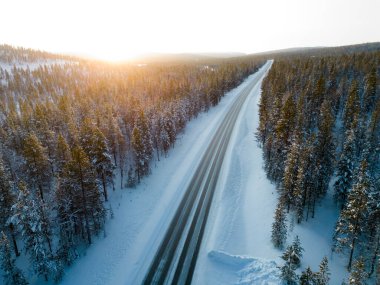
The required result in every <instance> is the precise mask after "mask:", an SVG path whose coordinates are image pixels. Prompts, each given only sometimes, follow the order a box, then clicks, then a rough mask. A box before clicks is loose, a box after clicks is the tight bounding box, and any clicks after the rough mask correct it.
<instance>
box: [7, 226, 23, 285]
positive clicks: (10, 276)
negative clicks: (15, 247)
mask: <svg viewBox="0 0 380 285" xmlns="http://www.w3.org/2000/svg"><path fill="white" fill-rule="evenodd" d="M0 234H1V236H0V268H1V269H2V271H3V281H4V282H5V283H4V285H26V284H28V282H27V281H26V279H25V277H24V274H23V273H22V271H21V270H20V269H19V268H17V266H16V260H15V259H14V258H13V257H12V255H11V247H10V245H9V241H8V239H7V236H6V235H5V233H4V232H1V233H0Z"/></svg>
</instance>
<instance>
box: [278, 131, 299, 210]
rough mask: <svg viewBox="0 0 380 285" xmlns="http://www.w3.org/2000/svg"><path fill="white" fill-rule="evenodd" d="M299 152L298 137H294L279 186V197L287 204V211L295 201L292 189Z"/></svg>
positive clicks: (295, 178) (295, 177) (294, 182)
mask: <svg viewBox="0 0 380 285" xmlns="http://www.w3.org/2000/svg"><path fill="white" fill-rule="evenodd" d="M299 154H300V146H299V139H298V138H294V139H293V142H292V145H291V147H290V150H289V152H288V155H287V158H286V161H285V170H284V176H283V179H282V187H281V199H282V201H283V202H284V203H285V205H286V206H287V209H288V212H289V209H290V206H291V205H293V204H294V202H295V201H294V189H295V186H296V181H297V172H298V163H299Z"/></svg>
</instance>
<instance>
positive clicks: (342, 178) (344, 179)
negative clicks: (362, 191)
mask: <svg viewBox="0 0 380 285" xmlns="http://www.w3.org/2000/svg"><path fill="white" fill-rule="evenodd" d="M354 142H355V132H354V131H353V130H352V129H350V130H349V131H348V134H347V136H346V141H345V142H344V146H343V151H342V153H341V155H340V159H339V162H338V169H337V180H336V182H335V184H334V188H335V199H336V200H337V201H338V202H339V203H340V204H341V207H342V208H343V207H344V205H345V204H346V199H347V194H348V192H349V190H350V189H351V186H352V179H353V174H354V173H353V172H354V161H355V160H354V158H355V157H354V153H355V150H354V148H355V144H354Z"/></svg>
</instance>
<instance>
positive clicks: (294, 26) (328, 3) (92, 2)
mask: <svg viewBox="0 0 380 285" xmlns="http://www.w3.org/2000/svg"><path fill="white" fill-rule="evenodd" d="M374 41H380V0H260V1H257V0H231V1H224V0H215V1H213V0H186V1H183V0H104V1H100V0H88V1H85V0H0V43H7V44H11V45H16V46H23V47H30V48H36V49H42V50H47V51H52V52H63V53H75V54H80V55H87V56H93V57H97V58H101V59H106V60H118V59H126V58H130V57H133V56H135V55H138V54H143V53H149V52H161V53H173V52H174V53H182V52H232V51H233V52H246V53H252V52H259V51H266V50H273V49H281V48H288V47H301V46H335V45H346V44H355V43H363V42H374Z"/></svg>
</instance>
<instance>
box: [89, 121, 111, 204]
mask: <svg viewBox="0 0 380 285" xmlns="http://www.w3.org/2000/svg"><path fill="white" fill-rule="evenodd" d="M90 157H91V160H92V163H93V165H94V167H95V169H96V172H97V174H98V179H99V180H100V181H101V182H102V186H103V194H104V199H105V200H106V201H108V194H107V186H108V185H113V170H114V168H115V166H114V164H113V163H112V158H111V152H110V150H109V147H108V144H107V140H106V138H105V136H104V135H103V133H102V132H101V131H100V130H99V129H98V128H96V129H95V130H94V135H93V148H92V153H91V154H90Z"/></svg>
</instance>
